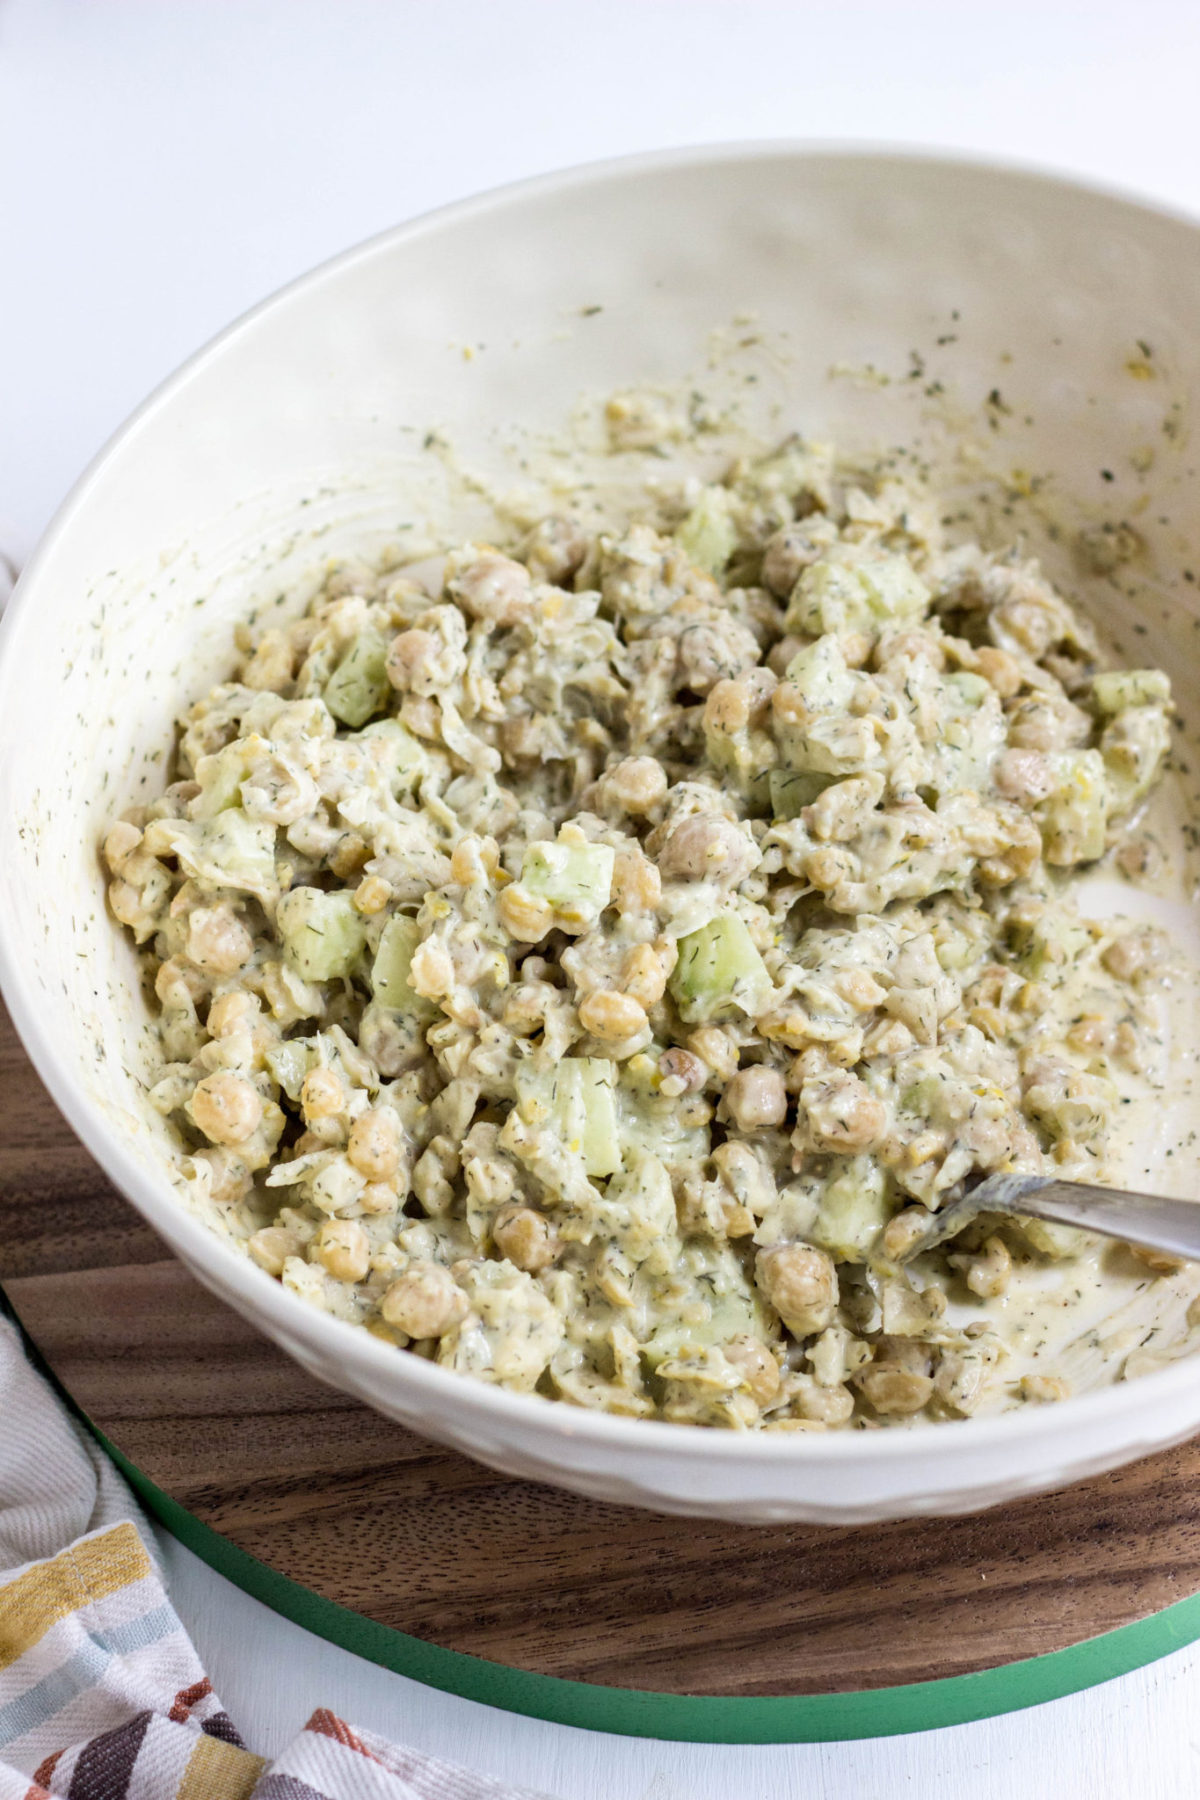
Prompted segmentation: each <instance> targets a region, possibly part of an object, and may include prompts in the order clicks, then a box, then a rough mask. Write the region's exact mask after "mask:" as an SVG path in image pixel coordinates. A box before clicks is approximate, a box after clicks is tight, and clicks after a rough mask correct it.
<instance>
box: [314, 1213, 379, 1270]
mask: <svg viewBox="0 0 1200 1800" xmlns="http://www.w3.org/2000/svg"><path fill="white" fill-rule="evenodd" d="M316 1245H317V1257H318V1260H319V1261H320V1263H321V1266H322V1268H323V1269H324V1270H325V1271H326V1273H327V1274H329V1275H332V1276H333V1278H334V1280H335V1281H361V1280H362V1278H363V1276H364V1275H365V1274H366V1272H367V1270H368V1269H369V1268H370V1266H371V1241H370V1239H369V1238H368V1236H367V1234H366V1232H365V1231H364V1230H363V1228H362V1226H361V1225H360V1224H359V1223H358V1220H357V1219H327V1220H326V1221H325V1223H324V1225H322V1227H321V1229H320V1231H319V1232H318V1233H317V1237H316Z"/></svg>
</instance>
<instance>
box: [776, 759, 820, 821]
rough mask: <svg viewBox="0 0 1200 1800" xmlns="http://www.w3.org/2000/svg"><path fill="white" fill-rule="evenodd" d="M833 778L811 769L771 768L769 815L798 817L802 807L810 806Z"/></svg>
mask: <svg viewBox="0 0 1200 1800" xmlns="http://www.w3.org/2000/svg"><path fill="white" fill-rule="evenodd" d="M835 779H836V777H834V776H833V775H818V774H816V773H815V772H814V771H813V770H811V769H772V770H771V773H770V776H769V780H770V784H771V817H772V818H773V819H798V818H799V817H800V814H801V813H802V812H803V811H804V808H805V807H806V806H811V805H812V803H813V801H814V800H815V799H816V798H817V796H818V795H819V794H823V793H824V792H825V789H826V788H827V787H829V785H830V784H831V782H833V781H834V780H835Z"/></svg>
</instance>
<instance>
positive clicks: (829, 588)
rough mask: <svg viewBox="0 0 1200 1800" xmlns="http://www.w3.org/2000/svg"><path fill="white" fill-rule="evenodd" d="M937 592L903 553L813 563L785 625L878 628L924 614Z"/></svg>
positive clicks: (813, 630)
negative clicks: (859, 560)
mask: <svg viewBox="0 0 1200 1800" xmlns="http://www.w3.org/2000/svg"><path fill="white" fill-rule="evenodd" d="M931 598H932V596H931V594H930V592H929V589H928V588H927V587H926V585H925V583H924V582H923V581H922V580H921V578H920V576H919V575H918V574H917V573H916V570H915V569H914V568H913V567H912V565H911V563H909V562H908V561H907V560H906V559H905V558H904V557H903V556H877V557H872V558H871V559H870V560H868V561H864V562H860V563H845V562H832V561H821V562H815V563H811V564H810V565H809V567H808V568H807V569H805V570H804V573H803V574H802V575H801V577H800V579H799V581H798V582H797V583H796V588H795V591H794V593H793V594H792V598H791V600H790V602H789V604H788V610H787V617H786V619H785V620H784V628H785V630H787V631H801V632H805V633H807V634H809V635H810V636H813V637H816V636H818V635H819V634H820V633H822V632H827V631H834V632H846V631H872V630H877V629H878V627H879V626H880V625H884V624H887V623H889V622H890V621H892V620H902V619H916V618H920V617H921V616H922V615H923V614H924V613H925V612H926V611H927V609H928V607H929V603H930V600H931Z"/></svg>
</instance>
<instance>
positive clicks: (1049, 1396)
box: [1020, 1375, 1071, 1403]
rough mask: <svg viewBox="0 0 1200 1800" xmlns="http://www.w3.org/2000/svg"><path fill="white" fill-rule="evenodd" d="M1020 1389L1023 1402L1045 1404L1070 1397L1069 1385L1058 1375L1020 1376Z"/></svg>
mask: <svg viewBox="0 0 1200 1800" xmlns="http://www.w3.org/2000/svg"><path fill="white" fill-rule="evenodd" d="M1020 1387H1021V1397H1022V1399H1025V1400H1037V1401H1041V1402H1043V1403H1045V1402H1049V1401H1054V1400H1069V1399H1070V1397H1071V1389H1070V1386H1069V1384H1068V1383H1067V1382H1065V1381H1063V1380H1062V1378H1061V1377H1060V1376H1058V1375H1022V1377H1021V1382H1020Z"/></svg>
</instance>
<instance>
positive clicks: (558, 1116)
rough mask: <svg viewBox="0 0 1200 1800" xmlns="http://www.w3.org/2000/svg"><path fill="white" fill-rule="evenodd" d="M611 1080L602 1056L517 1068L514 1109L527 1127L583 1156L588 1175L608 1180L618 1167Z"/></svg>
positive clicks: (613, 1070)
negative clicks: (544, 1130) (544, 1131)
mask: <svg viewBox="0 0 1200 1800" xmlns="http://www.w3.org/2000/svg"><path fill="white" fill-rule="evenodd" d="M616 1079H617V1071H616V1067H615V1065H614V1064H613V1063H611V1062H609V1060H608V1059H607V1057H603V1056H564V1057H563V1059H562V1061H561V1062H559V1063H558V1064H556V1066H555V1067H554V1068H553V1069H546V1070H542V1069H535V1068H533V1067H532V1066H531V1065H530V1064H529V1063H518V1064H517V1071H516V1088H517V1106H518V1108H519V1110H520V1113H521V1117H522V1118H523V1119H524V1120H525V1122H526V1124H528V1125H545V1126H548V1127H549V1128H550V1129H551V1130H552V1131H554V1132H555V1133H556V1134H557V1135H558V1136H559V1137H560V1138H561V1139H562V1141H563V1143H564V1144H565V1145H566V1146H567V1148H568V1149H569V1150H571V1151H573V1152H574V1153H575V1154H577V1155H580V1156H582V1157H583V1166H584V1168H585V1169H586V1171H587V1173H588V1174H589V1175H611V1174H612V1173H613V1172H614V1170H616V1169H619V1168H620V1166H621V1146H620V1138H619V1133H618V1131H617V1108H616V1094H615V1088H616Z"/></svg>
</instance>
